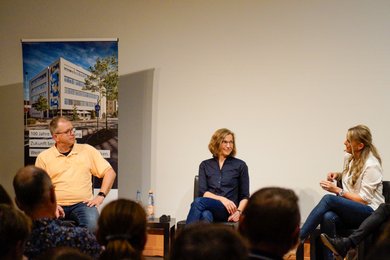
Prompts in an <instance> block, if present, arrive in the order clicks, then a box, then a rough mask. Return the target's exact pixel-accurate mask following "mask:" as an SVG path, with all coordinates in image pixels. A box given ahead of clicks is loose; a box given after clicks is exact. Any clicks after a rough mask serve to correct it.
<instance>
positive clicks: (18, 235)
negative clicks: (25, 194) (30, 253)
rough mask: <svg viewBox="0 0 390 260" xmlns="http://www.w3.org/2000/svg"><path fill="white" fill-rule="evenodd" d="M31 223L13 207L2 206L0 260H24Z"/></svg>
mask: <svg viewBox="0 0 390 260" xmlns="http://www.w3.org/2000/svg"><path fill="white" fill-rule="evenodd" d="M30 231H31V221H30V219H29V218H28V217H27V216H26V215H24V214H23V213H22V212H20V211H18V210H17V209H15V208H14V207H12V206H9V205H5V204H0V259H22V256H23V251H24V244H25V242H26V240H27V238H28V235H29V234H30Z"/></svg>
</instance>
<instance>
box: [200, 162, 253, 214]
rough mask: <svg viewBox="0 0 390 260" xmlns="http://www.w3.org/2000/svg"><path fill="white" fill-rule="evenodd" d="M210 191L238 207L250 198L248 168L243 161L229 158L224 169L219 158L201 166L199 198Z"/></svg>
mask: <svg viewBox="0 0 390 260" xmlns="http://www.w3.org/2000/svg"><path fill="white" fill-rule="evenodd" d="M206 191H209V192H211V193H213V194H215V195H219V196H223V197H225V198H227V199H229V200H231V201H233V202H234V203H235V204H236V206H237V207H238V204H239V203H240V201H241V200H243V199H247V198H249V175H248V166H247V165H246V163H245V162H244V161H243V160H240V159H237V158H234V157H228V158H226V160H225V162H224V164H223V166H222V169H219V164H218V158H211V159H208V160H205V161H203V162H202V163H201V164H200V165H199V197H203V194H204V193H205V192H206Z"/></svg>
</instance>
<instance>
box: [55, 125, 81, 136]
mask: <svg viewBox="0 0 390 260" xmlns="http://www.w3.org/2000/svg"><path fill="white" fill-rule="evenodd" d="M75 132H76V129H74V128H73V127H72V128H71V129H68V130H66V131H63V132H59V133H56V135H62V134H67V135H71V134H74V133H75Z"/></svg>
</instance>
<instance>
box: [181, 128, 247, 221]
mask: <svg viewBox="0 0 390 260" xmlns="http://www.w3.org/2000/svg"><path fill="white" fill-rule="evenodd" d="M209 150H210V152H211V154H212V155H213V158H211V159H208V160H205V161H203V162H202V163H201V164H200V166H199V194H198V196H199V197H198V198H196V199H195V200H194V202H193V203H192V204H191V209H190V212H189V213H188V216H187V221H186V223H187V224H190V223H193V222H198V221H204V222H222V221H232V222H237V221H238V220H239V218H240V215H241V212H242V210H243V209H244V207H245V205H246V203H247V201H248V197H249V176H248V166H247V165H246V163H245V162H244V161H242V160H240V159H237V158H235V157H234V156H235V155H236V153H237V150H236V146H235V136H234V133H233V132H232V131H230V130H229V129H226V128H221V129H218V130H217V131H216V132H215V133H214V134H213V136H212V137H211V140H210V143H209Z"/></svg>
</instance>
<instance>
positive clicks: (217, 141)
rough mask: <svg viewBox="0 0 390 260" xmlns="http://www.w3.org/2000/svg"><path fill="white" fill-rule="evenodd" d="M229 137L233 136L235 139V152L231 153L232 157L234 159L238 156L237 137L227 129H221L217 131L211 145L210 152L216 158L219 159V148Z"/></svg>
mask: <svg viewBox="0 0 390 260" xmlns="http://www.w3.org/2000/svg"><path fill="white" fill-rule="evenodd" d="M227 135H232V137H233V150H232V152H231V153H230V156H233V157H234V156H235V155H236V153H237V149H236V141H235V140H236V137H235V136H234V133H233V132H232V131H230V130H229V129H227V128H221V129H218V130H217V131H215V133H214V134H213V136H212V137H211V140H210V143H209V150H210V152H211V154H212V155H213V156H214V157H218V154H219V148H220V146H221V144H222V141H223V140H224V139H225V137H226V136H227Z"/></svg>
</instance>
